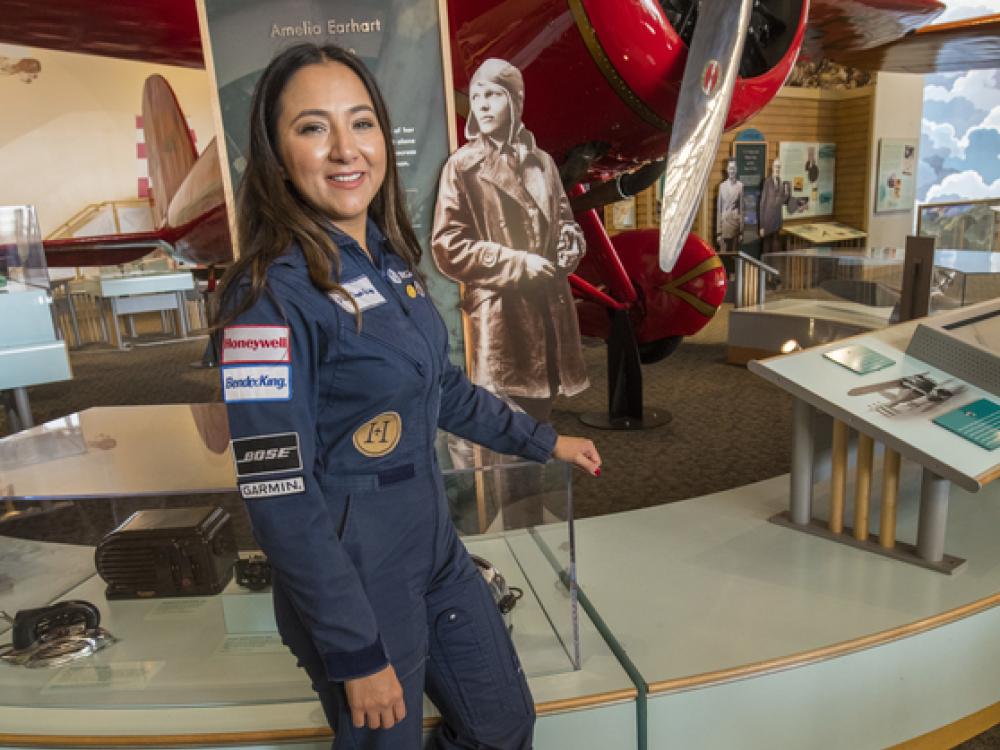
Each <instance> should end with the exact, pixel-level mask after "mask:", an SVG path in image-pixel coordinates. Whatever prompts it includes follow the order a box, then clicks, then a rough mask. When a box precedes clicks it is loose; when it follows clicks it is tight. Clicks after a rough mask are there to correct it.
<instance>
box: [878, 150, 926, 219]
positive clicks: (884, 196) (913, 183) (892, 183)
mask: <svg viewBox="0 0 1000 750" xmlns="http://www.w3.org/2000/svg"><path fill="white" fill-rule="evenodd" d="M916 189H917V142H916V141H912V140H908V139H905V138H882V139H881V140H880V141H879V146H878V182H877V184H876V185H875V213H877V214H878V213H886V212H889V211H909V210H910V209H912V208H913V200H914V197H915V196H916Z"/></svg>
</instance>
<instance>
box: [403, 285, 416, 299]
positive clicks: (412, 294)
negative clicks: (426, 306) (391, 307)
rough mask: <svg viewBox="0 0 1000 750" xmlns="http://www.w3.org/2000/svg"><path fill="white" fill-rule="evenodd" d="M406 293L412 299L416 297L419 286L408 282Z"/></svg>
mask: <svg viewBox="0 0 1000 750" xmlns="http://www.w3.org/2000/svg"><path fill="white" fill-rule="evenodd" d="M406 294H407V295H408V296H409V297H410V299H416V297H417V288H416V287H415V286H413V284H407V285H406Z"/></svg>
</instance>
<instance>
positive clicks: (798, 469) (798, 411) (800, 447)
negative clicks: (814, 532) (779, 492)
mask: <svg viewBox="0 0 1000 750" xmlns="http://www.w3.org/2000/svg"><path fill="white" fill-rule="evenodd" d="M814 432H815V429H814V426H813V408H812V407H811V406H809V404H807V403H806V402H805V401H803V400H802V399H795V403H794V405H793V406H792V470H791V479H792V485H791V508H790V509H791V517H792V523H797V524H799V525H800V526H806V525H808V524H809V521H811V520H812V493H813V454H814V452H815V446H816V440H815V437H816V436H815V434H814Z"/></svg>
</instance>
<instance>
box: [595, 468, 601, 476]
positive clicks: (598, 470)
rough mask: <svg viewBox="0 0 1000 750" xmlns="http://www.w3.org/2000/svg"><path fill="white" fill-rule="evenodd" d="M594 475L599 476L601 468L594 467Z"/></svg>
mask: <svg viewBox="0 0 1000 750" xmlns="http://www.w3.org/2000/svg"><path fill="white" fill-rule="evenodd" d="M594 476H595V477H599V476H601V470H600V469H594Z"/></svg>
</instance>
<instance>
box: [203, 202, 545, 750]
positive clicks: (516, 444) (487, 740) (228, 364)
mask: <svg viewBox="0 0 1000 750" xmlns="http://www.w3.org/2000/svg"><path fill="white" fill-rule="evenodd" d="M335 240H336V241H337V243H338V245H339V247H340V250H341V260H342V264H343V265H342V270H341V276H340V278H341V283H342V284H343V286H344V287H345V288H346V289H348V290H349V291H350V293H351V295H352V297H353V298H354V300H355V301H356V302H357V303H358V305H359V306H360V307H361V308H362V311H363V312H362V327H361V330H360V332H358V330H357V327H356V321H355V316H354V308H353V307H352V306H351V305H350V302H349V301H348V300H347V299H345V298H344V297H343V296H340V295H337V294H327V293H325V292H322V291H320V290H319V289H317V288H316V287H315V286H314V285H313V284H312V283H311V281H310V280H309V276H308V273H307V267H306V263H305V259H304V257H303V255H302V252H301V250H299V249H298V248H297V247H292V248H291V249H290V250H289V251H288V252H287V253H286V254H284V255H283V256H281V257H280V258H279V259H278V260H276V261H275V262H274V263H272V265H271V266H270V268H269V270H268V291H267V292H265V294H264V295H263V296H262V297H261V299H260V300H259V301H258V302H257V303H256V304H255V305H254V306H253V307H252V308H251V309H250V310H248V311H247V312H246V313H244V314H242V315H240V317H239V318H238V319H237V320H236V321H234V322H233V323H231V324H230V325H229V326H227V327H226V329H225V331H224V332H223V346H222V381H223V383H222V384H223V394H224V398H225V400H226V403H227V406H228V413H229V427H230V431H231V433H232V438H233V453H234V457H235V460H236V466H237V480H238V484H239V486H240V491H241V493H242V495H243V497H244V499H245V500H246V505H247V508H248V510H249V514H250V518H251V521H252V523H253V529H254V534H255V536H256V538H257V541H258V542H259V544H260V546H261V548H262V549H263V550H264V552H265V553H266V554H267V556H268V558H269V560H270V562H271V565H272V568H273V582H274V585H273V590H274V605H275V615H276V619H277V621H278V627H279V630H280V631H281V634H282V638H283V640H284V642H285V643H286V645H288V647H289V648H290V649H291V651H292V652H293V653H294V654H295V656H296V657H297V659H298V661H299V664H300V665H301V666H302V667H304V668H305V670H306V671H307V672H308V674H309V676H310V679H311V680H312V684H313V687H314V689H315V690H316V691H317V693H318V694H319V697H320V700H321V702H322V704H323V708H324V711H325V712H326V715H327V718H328V720H329V722H330V725H331V727H332V728H333V730H334V734H335V739H334V745H333V746H334V748H337V750H340V749H342V748H393V749H394V750H395V749H399V750H415V749H416V748H419V747H420V745H421V739H420V738H421V726H422V693H423V692H424V691H425V690H426V692H427V695H428V696H429V697H430V698H431V700H433V701H434V703H435V705H437V706H438V708H439V710H440V711H441V714H442V716H443V719H444V721H443V722H442V724H441V725H440V726H439V727H438V729H437V731H436V732H435V735H434V740H433V741H432V743H431V746H432V747H438V748H503V749H504V750H506V749H508V748H510V749H511V750H514V749H518V750H520V749H522V748H530V747H531V733H532V727H533V723H534V704H533V702H532V699H531V695H530V693H529V692H528V687H527V683H526V680H525V678H524V674H523V672H522V670H521V667H520V664H519V662H518V659H517V655H516V653H515V652H514V649H513V646H512V644H511V642H510V638H509V636H508V634H507V632H506V629H505V628H504V626H503V622H502V620H501V618H500V616H499V615H498V613H497V610H496V607H495V605H494V603H493V599H492V597H491V595H490V593H489V590H488V589H487V587H486V585H485V583H484V581H483V580H482V577H481V575H480V574H479V572H478V571H477V570H476V568H475V567H474V566H473V564H472V562H471V561H470V559H469V556H468V553H467V552H466V550H465V547H464V546H463V545H462V543H461V542H460V541H459V539H458V536H457V534H456V532H455V529H454V526H453V524H452V521H451V519H450V516H449V513H448V507H447V499H446V496H445V493H444V487H443V483H442V479H441V473H440V470H439V468H438V464H437V458H436V455H435V451H434V441H435V435H436V432H437V430H438V428H439V427H440V428H442V429H444V430H446V431H448V432H451V433H454V434H455V435H458V436H460V437H464V438H468V439H470V440H472V441H475V442H477V443H481V444H483V445H485V446H487V447H489V448H491V449H492V450H495V451H498V452H501V453H509V454H516V455H520V456H522V457H525V458H528V459H531V460H535V461H539V462H544V461H546V460H548V459H549V457H550V456H551V455H552V450H553V447H554V445H555V439H556V434H555V432H554V431H553V429H552V428H551V426H549V425H546V424H542V423H539V422H536V421H535V420H534V419H532V418H531V417H529V416H528V415H527V414H523V413H515V412H513V411H511V409H510V408H509V407H508V406H507V405H506V404H504V403H503V402H502V401H500V400H499V399H497V398H496V397H494V396H493V395H491V394H490V393H488V392H487V391H485V390H482V389H480V388H477V387H475V386H473V385H472V384H471V383H470V382H469V381H468V380H467V379H466V377H465V375H464V374H463V373H462V372H461V371H460V370H459V369H458V368H456V367H455V366H453V365H452V364H451V363H450V361H449V359H448V336H447V330H446V328H445V325H444V322H443V321H442V320H441V317H440V315H439V314H438V312H437V310H436V309H435V308H434V305H433V304H432V303H431V300H430V299H429V298H428V297H427V295H426V292H425V290H424V288H423V286H422V285H421V284H420V282H419V280H418V279H416V278H415V277H414V275H413V274H412V272H411V271H410V269H409V268H408V267H407V265H406V263H405V262H404V261H403V259H402V258H400V257H399V256H398V255H396V254H395V253H394V252H393V251H392V249H391V248H390V247H389V245H388V243H387V242H386V240H385V238H384V237H383V235H382V233H381V232H380V231H379V230H378V228H377V227H376V226H375V224H374V223H373V222H372V221H369V222H368V234H367V243H368V247H369V249H370V251H371V253H372V256H373V259H374V262H372V261H370V260H369V259H368V257H367V256H366V255H365V254H364V252H363V251H362V250H361V248H360V247H359V246H358V245H357V244H356V243H355V242H354V241H353V240H350V239H349V238H347V237H346V236H345V235H340V234H338V235H336V236H335ZM390 663H391V664H392V666H393V667H394V669H395V670H396V674H397V676H398V677H399V679H400V682H401V684H402V686H403V691H404V696H405V701H406V706H407V718H406V719H405V720H404V721H403V722H401V723H400V724H398V725H397V726H395V727H394V728H392V729H390V730H384V729H379V730H367V729H361V730H358V729H355V728H354V727H353V725H352V722H351V715H350V709H349V707H348V706H347V703H346V699H345V696H344V690H343V684H342V683H343V681H344V680H347V679H350V678H355V677H362V676H365V675H370V674H373V673H375V672H377V671H379V670H381V669H382V668H384V667H385V666H386V665H387V664H390Z"/></svg>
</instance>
